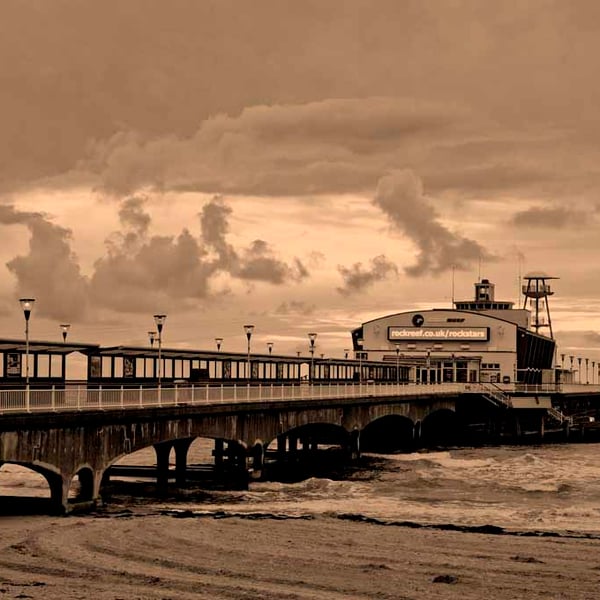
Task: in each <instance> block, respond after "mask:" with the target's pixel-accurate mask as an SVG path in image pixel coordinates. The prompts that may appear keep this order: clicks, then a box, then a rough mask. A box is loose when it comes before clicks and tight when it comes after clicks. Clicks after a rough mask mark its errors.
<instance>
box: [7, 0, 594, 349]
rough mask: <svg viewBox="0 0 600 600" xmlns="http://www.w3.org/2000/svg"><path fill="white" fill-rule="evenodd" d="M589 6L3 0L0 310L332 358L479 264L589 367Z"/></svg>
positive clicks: (450, 288) (448, 292) (548, 0)
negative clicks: (544, 308) (536, 283)
mask: <svg viewBox="0 0 600 600" xmlns="http://www.w3.org/2000/svg"><path fill="white" fill-rule="evenodd" d="M599 30H600V4H598V3H597V2H594V1H589V2H588V1H584V0H575V1H571V2H565V1H563V0H556V1H554V0H530V1H527V2H524V1H522V0H515V1H506V2H501V3H493V2H481V1H480V0H465V1H462V0H432V1H431V2H422V1H421V0H414V1H412V0H389V1H388V0H331V1H324V0H302V1H300V2H298V1H297V0H294V1H292V0H289V1H287V0H253V1H252V2H244V1H242V0H236V1H233V0H213V1H210V0H200V1H198V0H170V1H169V2H162V1H152V0H127V1H122V0H113V1H111V0H105V1H104V2H96V1H94V0H52V2H48V1H47V0H3V1H2V3H0V132H1V138H0V139H1V141H0V232H1V235H0V265H1V266H0V325H1V331H2V336H4V337H20V336H22V335H23V318H22V313H21V310H20V307H19V305H18V302H17V299H18V298H19V297H21V296H32V297H35V298H36V305H35V308H34V313H33V316H32V321H31V336H32V338H35V339H56V340H59V339H60V328H59V324H60V323H62V322H67V323H71V331H70V333H69V339H70V340H72V341H81V342H100V343H103V344H146V343H148V337H147V332H148V331H149V330H151V329H153V327H154V326H153V321H152V315H153V314H154V313H156V312H164V313H166V314H167V315H168V317H167V322H166V324H165V329H164V337H163V339H164V345H165V346H169V347H190V348H210V349H212V348H214V346H215V344H214V338H215V337H223V338H224V342H223V348H224V349H228V350H243V349H244V348H245V336H244V332H243V325H244V324H246V323H252V324H254V325H255V327H256V329H255V333H254V336H253V339H252V344H253V348H254V349H256V351H257V352H258V351H266V342H267V341H273V342H274V344H275V346H274V352H275V353H284V354H287V353H295V352H296V351H298V350H301V351H303V352H305V351H306V350H307V349H308V337H307V333H308V332H309V331H315V332H317V333H318V338H317V352H318V353H324V354H325V355H326V356H342V355H343V349H344V348H347V347H349V346H350V335H349V331H350V330H351V329H352V328H354V327H356V326H358V325H360V323H362V322H363V321H366V320H368V319H371V318H374V317H377V316H380V315H384V314H389V313H393V312H400V311H403V310H410V309H413V308H429V307H434V306H449V305H450V303H451V301H452V295H453V293H454V296H455V298H456V299H465V298H470V297H471V296H472V289H473V283H474V282H475V281H477V280H478V278H480V277H486V278H489V279H490V280H492V281H494V282H495V283H496V285H497V288H496V289H497V297H498V298H499V299H501V300H512V301H515V302H517V301H518V302H521V300H520V299H519V298H518V284H519V277H520V275H524V274H526V273H529V272H531V271H536V272H539V271H543V272H545V273H547V274H550V275H553V276H556V277H559V278H560V279H558V280H557V281H555V282H553V287H554V290H555V292H556V293H555V296H553V297H552V299H551V309H552V317H553V327H554V331H555V335H556V337H557V338H558V340H559V343H560V349H559V350H560V351H562V352H565V353H566V354H575V355H579V356H587V357H590V358H593V359H595V358H598V359H600V332H599V331H600V299H599V294H600V266H599V264H598V255H599V252H598V248H599V245H600V244H599V234H600V194H599V192H600V144H599V142H600V119H599V118H598V106H600V78H598V76H597V73H598V66H599V65H598V63H599V61H600V59H599V58H598V57H599V56H600V31H599Z"/></svg>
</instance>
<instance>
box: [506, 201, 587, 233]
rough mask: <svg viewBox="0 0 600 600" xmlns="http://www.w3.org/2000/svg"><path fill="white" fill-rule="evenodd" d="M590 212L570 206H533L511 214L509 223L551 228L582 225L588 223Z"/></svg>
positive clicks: (518, 225) (519, 225)
mask: <svg viewBox="0 0 600 600" xmlns="http://www.w3.org/2000/svg"><path fill="white" fill-rule="evenodd" d="M590 217H591V213H589V212H588V213H587V214H586V213H584V212H583V211H582V210H579V209H577V208H574V207H572V206H570V207H566V206H554V207H545V206H534V207H532V208H529V209H527V210H522V211H520V212H517V213H515V214H514V215H513V217H512V219H511V223H512V224H513V225H516V226H517V227H540V228H542V227H547V228H552V229H562V228H564V227H570V226H573V225H582V224H584V223H586V221H587V223H588V224H589V223H590Z"/></svg>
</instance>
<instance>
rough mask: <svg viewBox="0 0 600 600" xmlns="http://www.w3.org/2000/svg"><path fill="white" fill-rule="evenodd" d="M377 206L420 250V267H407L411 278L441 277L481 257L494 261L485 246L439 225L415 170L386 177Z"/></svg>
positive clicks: (379, 189)
mask: <svg viewBox="0 0 600 600" xmlns="http://www.w3.org/2000/svg"><path fill="white" fill-rule="evenodd" d="M374 203H375V205H376V206H378V207H379V208H380V209H381V210H382V211H383V212H384V213H385V214H386V215H387V217H388V218H389V220H390V222H391V223H392V225H393V226H394V227H395V228H397V229H398V230H400V231H401V232H402V233H404V234H405V235H406V237H408V238H409V239H410V240H412V241H413V242H414V243H415V245H416V246H417V248H418V255H417V262H416V264H414V265H411V266H408V267H405V272H406V273H407V274H408V275H411V276H421V275H426V274H437V273H441V272H443V271H446V270H448V269H451V268H452V267H456V268H457V269H466V268H467V267H468V266H469V265H470V264H471V263H473V262H475V261H477V260H479V259H481V258H485V259H486V260H492V258H493V257H492V256H491V255H490V254H489V253H488V252H487V250H485V248H484V247H483V246H481V245H479V244H478V243H477V242H475V241H473V240H470V239H468V238H465V237H463V236H461V235H459V234H457V233H453V232H451V231H450V230H448V229H447V228H446V227H445V226H444V225H442V224H441V223H440V222H439V218H438V215H437V213H436V211H435V208H434V207H433V205H432V203H431V201H430V200H429V199H427V198H426V197H425V195H424V193H423V185H422V183H421V180H420V179H419V178H418V177H417V176H416V175H415V174H414V173H413V172H412V171H409V170H402V171H395V172H393V173H391V174H390V175H386V176H384V177H382V178H381V179H380V180H379V183H378V184H377V190H376V192H375V197H374Z"/></svg>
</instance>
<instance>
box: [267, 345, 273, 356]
mask: <svg viewBox="0 0 600 600" xmlns="http://www.w3.org/2000/svg"><path fill="white" fill-rule="evenodd" d="M267 348H268V349H269V356H271V353H272V352H273V342H267Z"/></svg>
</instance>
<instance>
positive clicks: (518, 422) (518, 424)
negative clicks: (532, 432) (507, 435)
mask: <svg viewBox="0 0 600 600" xmlns="http://www.w3.org/2000/svg"><path fill="white" fill-rule="evenodd" d="M515 436H516V438H517V439H520V437H521V419H519V415H515Z"/></svg>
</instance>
